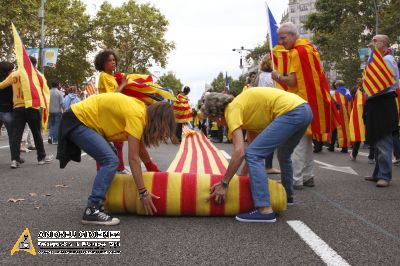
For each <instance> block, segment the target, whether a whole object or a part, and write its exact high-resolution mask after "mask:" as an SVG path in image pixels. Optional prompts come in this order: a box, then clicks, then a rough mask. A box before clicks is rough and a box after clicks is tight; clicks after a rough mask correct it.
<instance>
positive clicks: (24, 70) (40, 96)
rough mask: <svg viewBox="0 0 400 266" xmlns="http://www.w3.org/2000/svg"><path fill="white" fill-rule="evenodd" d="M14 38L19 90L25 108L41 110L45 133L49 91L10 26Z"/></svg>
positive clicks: (16, 33)
mask: <svg viewBox="0 0 400 266" xmlns="http://www.w3.org/2000/svg"><path fill="white" fill-rule="evenodd" d="M11 27H12V31H13V36H14V50H15V55H16V58H17V65H18V71H19V73H20V78H21V88H22V93H23V94H24V100H25V108H29V107H32V108H37V109H38V108H42V109H43V112H42V129H43V134H45V133H46V129H47V123H48V118H49V111H48V110H49V103H50V90H49V87H48V86H47V81H46V78H45V77H44V76H43V75H42V74H41V73H40V72H39V71H38V70H37V69H36V68H35V67H34V66H33V65H32V63H31V60H30V59H29V56H28V54H27V52H26V50H25V47H24V45H23V43H22V41H21V38H20V37H19V35H18V32H17V29H16V28H15V26H14V24H11Z"/></svg>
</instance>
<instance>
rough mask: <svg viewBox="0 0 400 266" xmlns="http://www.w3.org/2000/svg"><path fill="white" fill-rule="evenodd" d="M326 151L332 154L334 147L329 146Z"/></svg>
mask: <svg viewBox="0 0 400 266" xmlns="http://www.w3.org/2000/svg"><path fill="white" fill-rule="evenodd" d="M327 150H328V151H332V152H333V151H335V147H331V146H330V147H329V148H328V149H327Z"/></svg>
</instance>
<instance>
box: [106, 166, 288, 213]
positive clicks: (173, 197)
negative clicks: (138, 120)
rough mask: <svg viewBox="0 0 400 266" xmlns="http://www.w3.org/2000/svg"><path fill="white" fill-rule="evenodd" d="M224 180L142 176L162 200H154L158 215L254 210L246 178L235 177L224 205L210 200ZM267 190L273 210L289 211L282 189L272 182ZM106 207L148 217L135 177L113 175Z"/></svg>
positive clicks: (184, 175) (183, 175)
mask: <svg viewBox="0 0 400 266" xmlns="http://www.w3.org/2000/svg"><path fill="white" fill-rule="evenodd" d="M221 178H222V176H221V175H213V174H194V173H168V172H159V173H152V172H146V173H143V179H144V182H145V186H146V187H147V188H148V189H149V190H150V191H151V192H152V193H154V194H155V195H157V196H159V197H160V199H158V200H156V199H154V200H153V202H154V205H155V206H156V208H157V211H158V212H157V214H156V215H158V216H234V215H236V214H238V213H241V212H248V211H251V210H253V209H254V207H253V203H252V198H251V191H250V182H249V178H248V177H247V176H235V177H233V178H232V180H231V182H230V184H229V189H228V193H227V196H226V201H225V203H223V204H216V203H215V202H214V201H213V200H210V201H207V197H208V196H209V195H210V188H211V186H212V184H215V183H218V182H219V181H220V180H221ZM268 188H269V193H270V201H271V207H272V209H273V210H274V211H275V212H278V213H280V212H282V211H284V210H286V191H285V189H284V188H283V186H282V185H281V184H279V183H277V182H276V181H274V180H269V181H268ZM104 207H105V208H106V209H107V211H109V212H111V213H136V214H139V215H144V214H145V212H144V209H143V207H142V204H141V202H140V200H139V199H138V193H137V189H136V185H135V182H134V181H133V178H132V176H130V175H120V174H117V175H115V176H114V179H113V181H112V183H111V185H110V187H109V189H108V192H107V195H106V201H105V202H104Z"/></svg>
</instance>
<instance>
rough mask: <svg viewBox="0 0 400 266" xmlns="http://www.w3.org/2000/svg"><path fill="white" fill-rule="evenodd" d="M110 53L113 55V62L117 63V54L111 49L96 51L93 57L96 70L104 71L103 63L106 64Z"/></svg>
mask: <svg viewBox="0 0 400 266" xmlns="http://www.w3.org/2000/svg"><path fill="white" fill-rule="evenodd" d="M110 55H113V56H114V58H115V63H116V64H117V65H118V57H117V54H116V53H115V52H114V51H113V50H110V49H106V50H103V51H101V52H100V53H98V54H97V55H96V57H95V59H94V67H95V68H96V70H98V71H104V65H105V64H106V62H107V59H108V57H110Z"/></svg>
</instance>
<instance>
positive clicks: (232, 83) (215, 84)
mask: <svg viewBox="0 0 400 266" xmlns="http://www.w3.org/2000/svg"><path fill="white" fill-rule="evenodd" d="M228 80H229V91H228V93H230V94H232V95H234V96H237V95H239V93H241V92H242V90H243V87H244V83H245V80H246V77H245V76H240V77H239V80H234V79H233V78H232V77H231V76H228ZM211 87H212V91H214V92H223V91H224V89H225V75H224V74H223V73H222V72H220V73H219V74H218V76H217V77H216V78H215V79H214V80H213V81H212V82H211Z"/></svg>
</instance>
